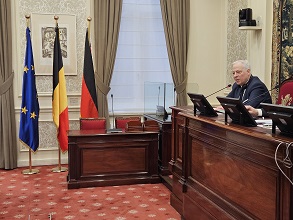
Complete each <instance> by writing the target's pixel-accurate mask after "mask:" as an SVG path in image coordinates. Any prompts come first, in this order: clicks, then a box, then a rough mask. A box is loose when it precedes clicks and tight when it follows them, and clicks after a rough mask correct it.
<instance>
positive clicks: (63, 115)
mask: <svg viewBox="0 0 293 220" xmlns="http://www.w3.org/2000/svg"><path fill="white" fill-rule="evenodd" d="M55 32H56V36H55V42H54V55H53V95H52V108H53V121H54V123H55V125H56V127H57V133H58V134H57V137H58V141H59V145H60V149H61V151H62V152H66V151H67V150H68V137H67V133H66V132H67V130H68V129H69V122H68V105H67V95H66V82H65V76H64V68H63V62H62V54H61V48H60V40H59V27H58V24H57V25H56V28H55Z"/></svg>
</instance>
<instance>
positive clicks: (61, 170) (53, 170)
mask: <svg viewBox="0 0 293 220" xmlns="http://www.w3.org/2000/svg"><path fill="white" fill-rule="evenodd" d="M67 170H68V168H67V167H55V168H53V169H52V172H53V173H61V172H65V171H67Z"/></svg>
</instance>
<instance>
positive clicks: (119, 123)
mask: <svg viewBox="0 0 293 220" xmlns="http://www.w3.org/2000/svg"><path fill="white" fill-rule="evenodd" d="M129 121H139V122H141V118H140V117H139V116H132V117H116V118H115V127H116V128H121V129H126V124H127V122H129Z"/></svg>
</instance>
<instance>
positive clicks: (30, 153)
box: [22, 15, 39, 174]
mask: <svg viewBox="0 0 293 220" xmlns="http://www.w3.org/2000/svg"><path fill="white" fill-rule="evenodd" d="M30 17H31V16H30V15H25V18H26V26H27V27H29V24H30ZM22 173H23V174H36V173H39V170H38V169H32V150H31V148H30V147H29V169H26V170H23V171H22Z"/></svg>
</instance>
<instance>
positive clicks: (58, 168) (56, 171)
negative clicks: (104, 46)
mask: <svg viewBox="0 0 293 220" xmlns="http://www.w3.org/2000/svg"><path fill="white" fill-rule="evenodd" d="M54 19H55V21H56V28H57V26H58V19H59V16H57V15H55V16H54ZM56 34H57V33H56ZM58 34H59V33H58ZM57 132H58V131H57ZM58 144H59V142H58ZM67 170H68V169H67V168H66V167H61V148H60V144H59V147H58V166H57V167H55V168H53V169H52V172H54V173H60V172H64V171H67Z"/></svg>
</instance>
